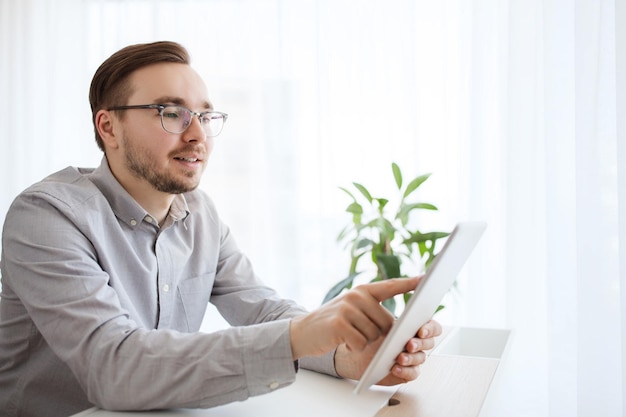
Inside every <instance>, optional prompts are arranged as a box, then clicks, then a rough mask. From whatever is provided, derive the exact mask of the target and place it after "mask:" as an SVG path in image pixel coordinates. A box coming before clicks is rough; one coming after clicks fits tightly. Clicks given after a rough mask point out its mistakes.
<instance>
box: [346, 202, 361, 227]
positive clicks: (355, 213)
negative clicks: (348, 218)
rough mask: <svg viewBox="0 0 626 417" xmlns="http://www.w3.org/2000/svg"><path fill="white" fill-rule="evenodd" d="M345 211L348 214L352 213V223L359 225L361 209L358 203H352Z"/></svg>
mask: <svg viewBox="0 0 626 417" xmlns="http://www.w3.org/2000/svg"><path fill="white" fill-rule="evenodd" d="M346 211H347V212H348V213H352V223H354V224H361V216H362V214H363V207H362V206H361V205H360V204H359V203H357V202H356V201H353V202H352V203H350V205H349V206H348V207H347V208H346Z"/></svg>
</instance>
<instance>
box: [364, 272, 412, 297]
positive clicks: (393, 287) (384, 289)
mask: <svg viewBox="0 0 626 417" xmlns="http://www.w3.org/2000/svg"><path fill="white" fill-rule="evenodd" d="M419 280H420V277H413V278H394V279H387V280H384V281H378V282H373V283H371V284H366V287H367V288H366V289H367V291H368V292H369V293H370V295H371V296H372V297H374V298H376V299H377V300H378V301H384V300H386V299H387V298H391V297H393V296H394V295H397V294H404V293H406V292H409V291H412V290H414V289H415V287H416V286H417V283H418V282H419Z"/></svg>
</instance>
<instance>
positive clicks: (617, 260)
mask: <svg viewBox="0 0 626 417" xmlns="http://www.w3.org/2000/svg"><path fill="white" fill-rule="evenodd" d="M624 27H626V5H625V4H624V1H623V0H606V1H601V0H599V1H583V0H578V1H569V0H531V1H522V0H509V1H502V0H475V1H470V0H446V1H440V2H431V1H426V0H423V1H421V0H420V1H413V0H405V1H400V0H393V1H388V2H374V1H360V2H358V3H357V2H352V1H347V0H317V1H316V0H306V1H297V2H296V1H294V2H290V1H278V0H274V1H270V0H261V1H258V0H247V1H232V0H231V1H226V0H222V1H218V0H213V1H208V0H207V1H200V0H195V1H194V0H187V1H142V0H132V1H130V0H129V1H113V0H91V1H88V0H83V1H80V0H66V1H58V0H57V1H54V2H52V1H44V0H21V1H19V2H18V1H12V0H0V75H1V76H0V89H1V90H0V91H1V97H2V98H1V99H0V126H2V128H3V129H4V134H3V135H2V136H1V137H2V139H0V140H1V141H2V142H1V143H2V147H1V149H2V151H1V152H0V165H1V168H0V170H1V171H0V172H2V177H1V178H0V181H1V183H2V185H1V187H2V193H1V196H0V215H3V214H4V213H5V212H6V210H7V209H8V205H9V204H10V201H11V200H12V199H13V198H14V196H15V195H16V194H17V193H18V192H19V191H20V190H21V189H23V188H24V187H26V186H27V185H28V184H30V183H32V182H33V181H36V180H37V179H39V178H41V177H43V176H44V175H46V174H48V173H50V172H51V171H53V170H56V169H60V168H62V167H64V166H66V165H70V164H71V165H81V166H93V165H95V164H97V163H98V161H99V158H100V154H99V152H98V151H97V150H96V147H95V144H94V142H93V139H92V133H91V125H90V115H89V110H88V103H87V89H88V85H89V81H90V77H91V76H92V74H93V72H94V71H95V69H96V67H97V66H98V65H99V63H100V62H101V61H102V60H103V59H105V58H106V57H107V56H109V55H110V54H111V53H112V52H114V51H115V50H117V49H118V48H120V47H122V46H124V45H127V44H129V43H136V42H147V41H153V40H158V39H171V40H175V41H179V42H181V43H183V44H184V45H186V46H187V47H188V48H189V50H190V52H191V54H192V59H193V62H194V66H195V67H196V68H197V69H198V71H199V72H200V73H201V74H202V75H203V76H204V77H205V79H206V80H207V83H208V84H209V89H210V91H211V92H212V100H213V101H214V103H215V105H216V107H217V108H218V109H219V110H222V111H225V112H228V113H230V118H229V121H228V125H227V126H226V128H225V130H224V132H223V133H222V135H221V136H220V137H219V140H218V144H217V148H216V150H215V152H214V154H213V159H212V161H211V163H210V168H209V169H208V172H207V174H206V176H205V180H204V182H203V184H202V187H203V188H204V189H206V190H207V191H208V192H209V193H210V194H211V195H212V196H213V197H214V199H215V200H216V202H217V204H218V207H220V210H221V212H222V215H223V217H224V218H225V219H226V220H227V222H228V223H229V224H230V225H231V227H232V229H233V230H234V232H235V234H236V235H237V236H238V240H239V242H240V245H241V246H242V247H243V248H244V249H245V250H246V252H247V253H248V254H249V255H250V257H251V258H252V260H253V262H254V263H255V265H256V267H257V271H258V272H259V274H260V275H261V276H262V277H263V278H264V279H265V280H266V281H267V282H268V283H269V284H271V285H273V286H275V287H276V288H278V289H279V290H280V291H281V292H282V293H283V294H284V295H286V296H288V297H292V298H295V299H297V300H298V301H300V302H301V303H303V304H305V305H306V306H307V307H310V308H314V307H315V306H316V305H318V304H319V302H320V300H321V299H322V297H323V294H324V293H325V291H326V290H327V289H328V288H329V287H330V286H331V285H332V283H334V282H335V281H337V280H338V279H340V278H342V277H343V276H344V274H345V272H346V271H347V268H348V265H347V257H346V255H345V254H344V253H342V251H341V247H340V246H339V245H338V244H336V243H335V241H334V237H335V236H336V234H337V233H338V232H339V230H340V229H341V227H342V226H343V225H344V224H345V222H346V221H348V217H347V215H345V213H343V209H344V207H345V206H346V205H347V203H348V201H346V200H345V198H344V196H343V194H342V193H341V192H339V191H338V189H337V187H338V186H344V185H348V184H350V182H351V181H359V182H362V183H364V184H366V185H368V186H369V187H370V188H371V189H372V190H373V191H374V192H376V193H381V194H385V193H386V191H385V190H387V189H388V188H389V187H391V186H392V181H393V180H392V177H391V171H390V168H389V166H390V164H391V162H392V161H396V162H398V163H399V164H400V166H401V167H402V168H403V170H404V171H405V175H406V176H412V175H417V174H421V173H424V172H432V173H433V175H432V177H431V179H429V181H428V182H427V183H426V184H425V185H424V186H423V188H422V189H421V190H420V192H421V194H420V196H421V197H422V198H423V199H424V200H426V201H430V202H433V203H435V204H436V205H437V206H439V208H440V211H439V212H438V213H432V214H428V215H427V216H424V217H423V218H421V219H420V220H419V221H420V222H421V224H422V225H423V226H424V227H425V228H429V229H445V228H448V229H449V228H451V227H452V225H453V224H454V223H455V222H456V221H458V220H463V219H484V220H487V221H488V222H489V228H488V232H487V234H486V235H485V238H484V240H483V241H482V242H481V244H480V246H479V248H478V250H477V252H476V253H475V254H474V255H473V257H472V259H471V261H470V263H469V265H468V268H467V269H466V271H465V272H464V274H463V276H462V277H461V278H460V282H459V287H460V291H459V292H457V293H454V294H451V295H450V296H449V297H448V299H447V300H446V304H447V306H448V308H446V310H444V313H443V314H441V315H440V316H439V320H440V321H442V322H443V323H444V324H449V325H456V324H460V325H472V326H488V327H508V328H512V329H514V332H515V335H514V339H513V343H512V345H511V349H510V351H509V355H508V357H507V360H506V362H505V364H504V366H503V369H502V371H503V374H502V378H501V380H500V382H501V383H500V384H499V385H498V386H497V387H496V388H495V389H496V391H495V392H494V393H495V394H496V400H497V401H496V408H495V410H494V411H493V415H494V416H496V415H497V416H502V415H506V416H533V417H535V416H559V417H560V416H580V417H586V416H620V415H623V414H624V413H626V405H625V398H626V395H624V390H625V389H626V384H625V383H624V375H625V371H626V363H625V361H624V360H623V356H624V354H623V352H624V346H626V320H625V318H626V313H625V311H626V286H625V285H622V282H623V280H624V275H625V272H624V271H625V270H626V264H625V262H626V249H625V248H626V243H625V242H626V226H625V225H626V186H625V184H626V133H625V132H626V124H625V122H624V115H625V114H626V33H625V31H626V29H624ZM207 320H208V323H207V328H211V326H213V325H214V324H213V322H212V320H215V318H214V317H208V319H207ZM451 400H453V399H451Z"/></svg>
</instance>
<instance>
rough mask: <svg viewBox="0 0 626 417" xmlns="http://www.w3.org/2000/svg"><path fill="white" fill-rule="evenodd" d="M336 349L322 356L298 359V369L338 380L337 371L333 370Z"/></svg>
mask: <svg viewBox="0 0 626 417" xmlns="http://www.w3.org/2000/svg"><path fill="white" fill-rule="evenodd" d="M336 351H337V348H335V349H333V350H332V351H330V352H328V353H327V354H325V355H322V356H315V357H313V356H309V357H306V358H302V359H300V367H301V368H303V369H308V370H310V371H315V372H319V373H322V374H326V375H331V376H334V377H336V378H340V376H339V375H338V374H337V370H336V369H335V352H336Z"/></svg>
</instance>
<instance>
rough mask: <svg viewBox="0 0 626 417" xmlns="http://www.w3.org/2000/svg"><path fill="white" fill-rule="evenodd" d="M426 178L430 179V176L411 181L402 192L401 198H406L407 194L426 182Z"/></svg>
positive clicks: (425, 175)
mask: <svg viewBox="0 0 626 417" xmlns="http://www.w3.org/2000/svg"><path fill="white" fill-rule="evenodd" d="M428 177H430V174H424V175H420V176H419V177H417V178H415V179H413V181H411V182H410V183H409V185H407V187H406V190H405V191H404V196H403V197H402V198H406V197H408V196H409V194H411V193H412V192H413V191H415V190H416V189H417V187H419V186H420V185H422V183H423V182H424V181H426V180H427V179H428Z"/></svg>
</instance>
